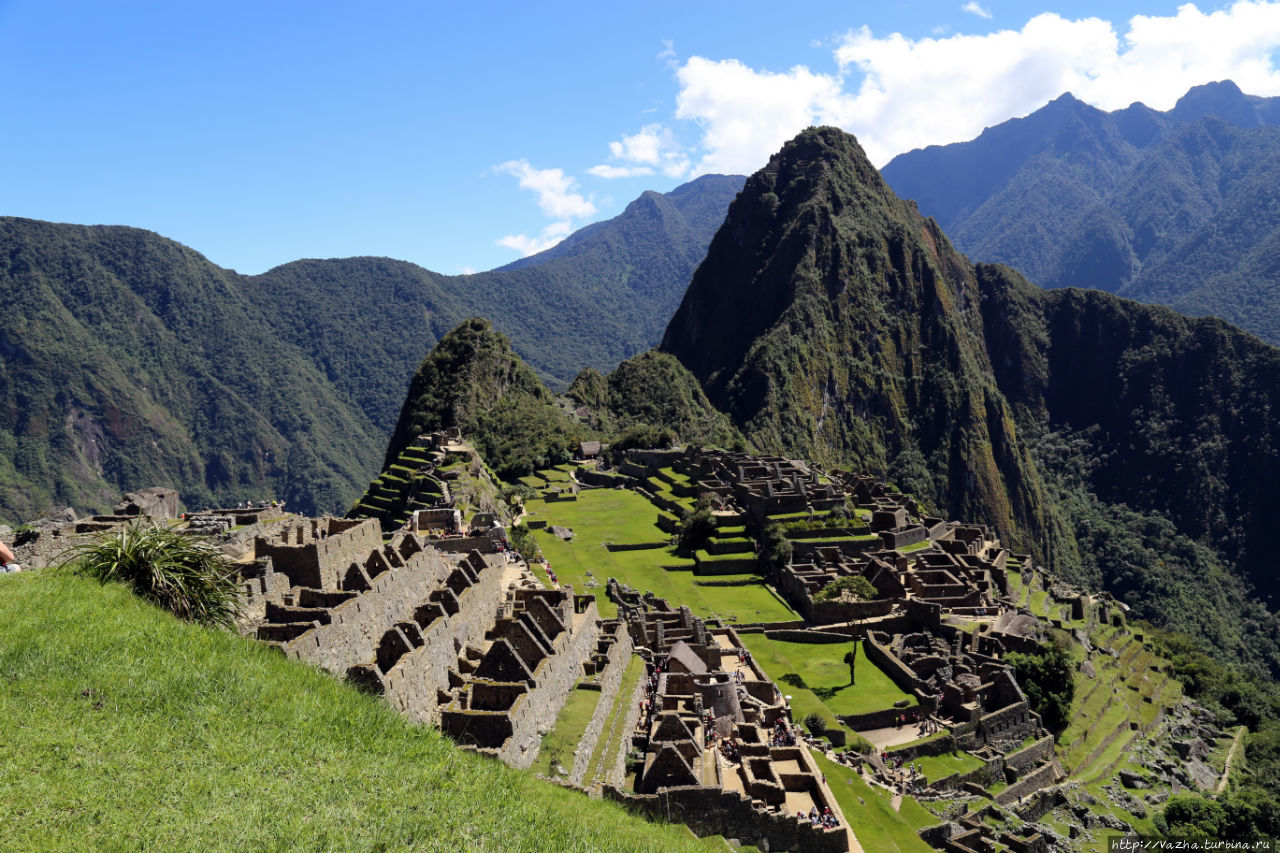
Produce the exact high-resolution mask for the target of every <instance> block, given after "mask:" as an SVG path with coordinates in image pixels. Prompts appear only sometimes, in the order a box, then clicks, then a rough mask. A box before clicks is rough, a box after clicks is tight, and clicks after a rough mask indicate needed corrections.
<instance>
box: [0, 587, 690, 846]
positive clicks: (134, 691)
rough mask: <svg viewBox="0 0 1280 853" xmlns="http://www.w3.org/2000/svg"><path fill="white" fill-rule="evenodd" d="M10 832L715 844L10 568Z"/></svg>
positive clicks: (4, 647) (219, 641) (273, 663)
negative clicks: (522, 771)
mask: <svg viewBox="0 0 1280 853" xmlns="http://www.w3.org/2000/svg"><path fill="white" fill-rule="evenodd" d="M0 714H2V715H3V718H4V720H5V725H6V729H5V737H4V738H3V739H0V799H2V800H3V802H4V809H3V811H0V838H3V839H4V845H3V846H4V847H6V848H7V849H13V850H24V851H51V850H66V849H84V850H121V851H124V850H199V851H206V850H212V851H223V850H226V851H233V850H234V851H238V850H264V851H290V850H318V851H319V850H332V851H338V850H342V851H347V850H353V851H364V850H368V851H372V850H380V851H383V850H385V851H401V850H404V851H408V850H413V851H435V850H449V851H453V850H460V849H461V850H503V851H510V850H527V851H541V850H583V849H592V850H619V849H632V850H655V851H660V850H661V851H665V850H705V849H706V848H705V847H704V846H703V845H702V844H701V843H700V842H697V841H695V840H694V839H693V838H692V837H690V835H689V833H688V831H687V830H685V829H684V828H683V827H677V826H660V825H654V824H650V823H647V822H645V821H642V820H639V819H637V818H634V817H632V816H630V815H628V814H627V813H626V812H625V811H623V810H622V809H621V808H618V807H615V806H612V805H611V804H609V803H606V802H604V801H600V800H591V799H588V798H586V797H583V796H582V795H580V794H576V793H574V792H571V791H567V790H562V789H559V788H557V787H555V786H552V785H548V784H545V783H543V782H540V781H538V780H537V779H535V778H534V777H533V776H531V775H529V774H526V773H521V772H518V771H514V770H511V769H509V768H507V767H505V766H503V765H502V764H500V763H499V762H496V761H493V760H490V759H486V758H482V757H480V756H477V755H473V754H470V753H466V752H463V751H461V750H459V749H457V748H455V747H454V746H453V745H452V744H451V743H450V742H449V741H448V740H447V739H445V738H444V737H442V736H441V735H439V734H438V733H436V732H435V731H433V730H431V729H429V728H424V727H415V726H411V725H409V724H408V723H407V722H406V721H405V720H404V719H402V718H401V717H400V716H399V715H398V714H396V713H395V712H394V711H393V710H392V709H391V708H390V707H389V706H388V705H387V704H386V703H385V702H383V701H382V700H379V699H376V698H374V697H371V696H367V695H365V694H363V693H360V692H358V691H356V690H354V689H352V688H349V687H347V686H345V685H344V684H343V683H341V682H340V681H338V680H337V679H335V678H333V677H331V676H329V675H327V674H325V673H323V672H320V671H319V670H316V669H313V668H311V667H309V666H306V665H305V664H301V663H297V662H295V661H290V660H287V659H285V658H284V657H282V656H281V655H279V654H278V653H276V652H274V651H272V650H270V649H267V648H265V647H263V646H260V645H258V644H256V643H254V642H252V641H249V640H245V639H242V638H240V637H238V636H234V635H231V634H228V633H225V632H218V631H211V630H208V629H203V628H198V627H195V626H191V625H187V624H185V623H181V622H179V621H177V620H176V619H174V618H173V617H171V616H169V615H167V614H165V613H163V612H161V611H160V610H158V609H157V608H155V607H153V606H151V605H149V604H146V603H144V602H142V601H140V600H138V599H136V598H134V597H133V596H132V595H131V594H130V593H128V592H127V591H126V590H125V589H124V588H123V587H118V586H114V585H113V586H105V587H103V586H99V585H98V584H97V583H95V582H92V581H88V580H84V579H81V578H75V577H71V576H67V575H59V574H55V573H53V572H51V571H47V570H46V571H44V572H38V573H24V574H20V575H8V576H4V577H2V578H0Z"/></svg>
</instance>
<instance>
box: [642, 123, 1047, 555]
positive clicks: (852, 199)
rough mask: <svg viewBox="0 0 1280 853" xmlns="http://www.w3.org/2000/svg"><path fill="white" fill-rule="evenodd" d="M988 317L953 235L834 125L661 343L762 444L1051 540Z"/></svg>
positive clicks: (793, 167)
mask: <svg viewBox="0 0 1280 853" xmlns="http://www.w3.org/2000/svg"><path fill="white" fill-rule="evenodd" d="M980 304H981V297H980V294H979V291H978V283H977V278H976V276H975V274H974V271H973V269H972V267H971V266H970V265H969V264H968V262H967V261H966V260H965V259H964V258H963V257H961V256H960V255H959V254H958V253H956V252H955V250H954V249H953V248H952V247H951V245H950V243H949V242H948V241H947V239H946V237H945V236H943V234H942V233H941V231H940V230H939V229H938V227H937V225H936V224H935V223H933V222H932V221H930V220H926V219H924V218H923V217H922V216H920V214H919V213H918V212H917V211H916V209H915V207H914V205H912V204H911V203H909V202H905V201H903V200H901V199H899V198H897V197H896V196H894V194H893V193H892V191H891V190H889V188H888V187H887V186H886V185H885V183H884V182H883V181H882V180H881V179H880V176H879V174H878V173H877V172H876V171H875V169H874V168H873V167H872V166H871V164H870V163H869V162H868V161H867V159H866V157H865V155H864V154H863V152H862V149H861V148H860V146H859V145H858V144H857V141H856V140H855V139H853V137H851V136H849V135H847V134H845V133H843V132H841V131H839V130H835V129H832V128H817V129H810V130H808V131H805V132H804V133H802V134H801V135H800V136H799V137H797V138H796V139H795V140H793V141H792V142H791V143H789V144H788V145H787V146H786V147H784V148H783V150H782V151H781V152H779V153H778V154H777V155H775V156H774V157H773V158H772V159H771V160H770V162H769V165H768V166H767V167H765V169H763V170H762V171H760V172H758V173H757V174H755V175H753V176H752V177H751V178H750V179H748V181H747V184H746V187H745V188H744V190H743V192H742V194H741V195H740V196H739V198H738V199H737V200H736V201H735V202H734V204H733V205H732V206H731V207H730V209H729V215H728V217H727V219H726V220H725V224H724V225H723V226H722V227H721V229H720V232H719V233H718V234H717V235H716V237H715V238H714V239H713V240H712V243H711V247H710V250H709V252H708V255H707V259H706V260H705V261H704V262H703V264H702V266H701V267H699V269H698V271H697V273H695V275H694V278H693V281H692V283H691V284H690V287H689V291H688V293H687V294H686V295H685V299H684V302H683V303H682V304H681V306H680V308H679V309H678V310H677V312H676V314H675V316H674V317H673V318H672V320H671V323H670V324H669V325H668V327H667V331H666V335H665V336H664V338H663V343H662V348H663V349H664V350H666V351H667V352H670V353H672V354H673V355H675V356H676V357H677V358H679V359H680V360H681V362H683V363H684V364H685V365H686V366H687V367H688V368H689V369H690V370H691V371H692V372H693V373H694V375H695V376H697V377H698V378H699V380H700V381H701V382H702V383H703V385H704V388H705V389H706V391H707V394H708V396H709V397H710V398H711V401H712V402H713V403H715V404H716V405H717V406H719V407H720V408H721V409H723V410H724V411H726V412H728V413H729V415H730V416H731V417H732V418H733V420H734V421H735V423H736V424H738V425H739V426H740V427H741V428H742V429H743V431H744V432H745V433H746V434H747V436H748V438H749V439H751V440H753V441H754V442H756V443H757V444H758V445H759V446H760V447H761V448H762V449H764V450H766V451H770V452H786V453H794V454H800V455H804V456H808V457H811V458H813V459H815V460H818V461H821V462H828V463H834V462H839V463H843V464H849V465H852V466H854V467H859V468H863V469H867V470H871V471H875V472H879V473H885V474H888V475H889V476H890V477H893V478H894V479H895V480H897V481H898V483H899V485H901V486H902V487H903V488H908V489H911V490H913V491H915V492H916V493H917V494H920V495H921V496H923V497H925V498H926V499H927V500H930V501H932V502H934V503H935V504H937V505H939V506H940V507H946V508H947V510H948V511H949V512H951V513H952V514H955V515H958V516H961V517H970V518H983V519H986V520H987V521H988V522H989V523H991V524H993V525H994V526H995V527H996V528H998V529H999V530H1000V531H1001V533H1002V535H1004V536H1006V537H1010V538H1014V537H1016V535H1017V532H1018V531H1022V532H1025V533H1030V534H1033V535H1034V534H1038V533H1040V532H1041V531H1043V530H1044V528H1045V527H1046V525H1047V524H1048V522H1047V521H1046V518H1045V515H1044V501H1043V497H1042V495H1041V490H1040V484H1039V479H1038V476H1037V474H1036V471H1035V468H1034V466H1033V465H1032V463H1031V460H1030V457H1029V454H1028V453H1027V451H1026V449H1025V448H1024V447H1023V445H1022V442H1021V441H1020V440H1019V437H1018V429H1017V427H1016V425H1015V423H1014V418H1013V417H1012V415H1011V412H1010V409H1009V407H1008V404H1007V402H1006V400H1005V399H1004V397H1003V395H1002V394H1001V392H1000V389H999V388H998V386H997V384H996V382H995V378H994V375H993V370H992V367H991V364H990V360H989V358H988V356H987V352H986V348H985V345H984V329H983V318H982V314H981V311H980V310H979V306H980ZM1029 544H1030V543H1029Z"/></svg>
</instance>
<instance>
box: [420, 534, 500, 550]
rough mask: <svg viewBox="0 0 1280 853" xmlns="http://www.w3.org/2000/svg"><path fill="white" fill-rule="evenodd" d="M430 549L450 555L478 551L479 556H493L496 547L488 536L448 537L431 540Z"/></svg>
mask: <svg viewBox="0 0 1280 853" xmlns="http://www.w3.org/2000/svg"><path fill="white" fill-rule="evenodd" d="M431 545H432V547H434V548H436V549H438V550H440V551H445V552H448V553H450V554H470V553H471V552H472V551H479V552H480V553H481V554H495V553H497V551H498V545H497V543H496V542H494V541H493V539H492V538H490V537H488V536H450V537H448V538H445V539H432V540H431Z"/></svg>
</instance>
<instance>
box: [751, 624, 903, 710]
mask: <svg viewBox="0 0 1280 853" xmlns="http://www.w3.org/2000/svg"><path fill="white" fill-rule="evenodd" d="M742 641H743V642H744V643H746V644H747V648H748V649H750V650H751V654H752V655H754V656H755V659H756V660H757V661H758V662H759V663H760V665H761V666H762V667H764V671H765V672H766V673H767V674H768V675H769V677H770V678H772V679H773V680H774V681H775V682H777V684H778V686H779V687H780V688H781V689H782V691H783V692H784V693H786V694H788V695H790V696H791V715H792V717H793V718H794V719H795V720H797V721H800V720H803V719H804V718H805V717H806V716H807V715H808V714H810V713H812V712H814V711H816V712H817V713H819V714H821V715H822V717H823V719H825V720H826V721H827V725H828V726H830V727H835V726H836V715H837V714H842V715H843V714H864V713H867V712H869V711H880V710H883V709H885V708H892V707H893V704H894V703H895V702H898V701H901V700H903V699H906V700H909V701H910V703H911V705H912V706H914V705H916V704H917V702H916V699H915V697H914V696H912V695H911V694H910V693H904V692H903V691H902V690H900V689H899V688H898V686H897V685H896V684H894V683H893V682H892V681H890V680H889V676H887V675H885V674H884V672H883V671H882V670H881V669H880V668H879V667H878V666H876V665H875V664H873V663H872V662H871V661H869V660H867V657H866V655H865V654H864V653H863V651H862V648H861V646H859V648H858V664H857V675H858V682H857V684H854V685H850V684H849V667H848V665H847V664H846V663H845V662H844V655H845V652H847V651H849V648H850V646H849V645H847V644H845V643H835V644H826V643H789V642H786V641H784V640H770V639H769V638H768V637H766V636H764V635H763V634H743V635H742Z"/></svg>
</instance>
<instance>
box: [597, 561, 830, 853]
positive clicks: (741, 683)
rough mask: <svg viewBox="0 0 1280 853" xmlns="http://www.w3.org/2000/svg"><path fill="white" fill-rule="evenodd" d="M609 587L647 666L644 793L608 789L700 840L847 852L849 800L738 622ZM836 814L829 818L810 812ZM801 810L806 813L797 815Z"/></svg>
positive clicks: (636, 741)
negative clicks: (807, 743) (726, 623)
mask: <svg viewBox="0 0 1280 853" xmlns="http://www.w3.org/2000/svg"><path fill="white" fill-rule="evenodd" d="M607 590H608V593H609V595H610V597H611V599H613V600H614V601H615V602H616V603H617V605H618V613H619V616H620V617H621V620H622V622H623V624H625V625H626V627H627V631H628V632H629V634H630V636H631V640H632V642H633V643H634V644H635V646H636V647H637V649H638V650H639V652H640V654H641V655H643V656H644V657H645V659H646V661H647V664H648V665H647V671H646V682H645V691H644V696H645V699H644V701H643V703H642V712H641V714H640V715H639V717H638V719H637V720H636V726H635V730H634V732H633V734H632V744H633V747H634V749H635V750H636V751H638V752H640V753H641V754H642V755H643V761H642V763H641V765H640V766H639V767H638V771H637V775H636V784H635V790H634V792H623V791H621V790H619V789H618V788H617V787H616V786H615V787H611V788H609V789H607V790H606V793H607V794H608V795H609V796H610V797H612V798H614V799H617V800H620V801H623V802H625V803H627V804H628V805H629V806H631V807H633V808H637V809H640V810H641V811H643V812H646V813H648V814H651V815H653V816H662V817H666V818H668V819H679V820H681V821H683V822H684V823H686V824H688V825H689V826H690V827H691V828H693V829H694V831H695V832H696V833H697V834H699V835H709V834H719V835H724V836H726V837H730V838H737V839H739V840H740V841H742V842H743V843H749V844H754V845H756V846H758V847H760V848H761V849H789V850H818V851H843V850H847V849H848V848H849V836H848V833H847V832H846V824H845V822H844V820H843V817H842V816H841V815H840V810H839V806H838V805H837V804H836V802H835V798H834V797H833V796H832V794H831V792H830V790H829V789H828V788H827V787H826V785H825V784H824V783H823V778H822V774H821V773H820V772H819V771H818V769H817V767H816V765H815V764H814V762H813V759H812V757H811V756H810V755H809V753H808V751H807V749H806V748H805V747H804V746H803V744H801V743H800V742H798V740H797V738H796V734H795V731H794V729H793V728H792V725H791V721H790V718H789V715H790V712H789V710H788V709H787V707H786V704H785V702H784V700H783V697H782V695H781V693H780V692H779V691H778V689H777V687H776V685H774V683H773V682H772V681H770V680H769V679H768V677H766V676H765V674H764V673H763V672H762V671H761V670H760V668H759V667H758V666H757V665H756V664H755V663H754V661H752V660H750V658H749V656H741V655H740V654H739V652H740V650H741V649H742V644H741V641H740V640H739V638H738V636H737V634H736V633H734V632H733V631H732V630H731V629H730V630H725V629H720V628H710V629H709V628H708V627H707V625H706V624H705V623H704V622H703V621H702V620H701V619H699V618H697V617H696V616H694V615H693V614H692V613H691V612H690V611H689V608H687V607H680V608H673V607H671V606H670V605H669V604H668V603H667V602H665V601H664V600H662V599H659V598H655V597H654V596H653V595H652V594H645V595H640V594H639V593H637V592H636V591H635V590H633V589H630V588H629V587H626V586H625V585H623V584H620V583H619V582H618V581H617V580H616V579H614V578H610V579H609V581H608V584H607ZM811 813H813V814H815V815H818V816H827V817H828V820H827V825H822V822H821V821H817V822H815V821H814V820H812V819H811V818H810V817H809V815H810V814H811ZM798 815H803V817H801V816H798Z"/></svg>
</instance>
